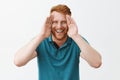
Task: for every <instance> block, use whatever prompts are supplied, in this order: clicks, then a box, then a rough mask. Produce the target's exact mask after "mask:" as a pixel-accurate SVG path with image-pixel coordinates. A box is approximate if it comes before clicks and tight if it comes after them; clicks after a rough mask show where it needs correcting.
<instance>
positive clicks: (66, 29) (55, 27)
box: [14, 11, 102, 68]
mask: <svg viewBox="0 0 120 80" xmlns="http://www.w3.org/2000/svg"><path fill="white" fill-rule="evenodd" d="M51 32H52V39H53V41H54V42H55V43H56V44H57V45H58V46H59V47H60V46H61V45H62V44H64V43H65V41H66V40H67V36H69V37H71V38H72V39H73V40H74V41H75V42H76V43H77V45H78V46H79V48H80V49H81V55H80V56H81V57H82V58H83V59H84V60H86V61H87V62H88V64H89V65H90V66H92V67H94V68H98V67H100V65H101V63H102V61H101V55H100V54H99V53H98V52H97V51H96V50H95V49H94V48H92V47H91V46H90V45H89V44H88V43H87V42H85V41H84V40H83V39H82V37H81V35H80V34H78V27H77V25H76V23H75V21H74V20H73V19H72V18H71V17H70V16H69V15H63V14H61V13H59V12H56V11H54V12H52V13H51V16H50V17H48V18H47V19H46V21H45V23H44V25H43V27H42V29H41V31H40V33H39V34H38V35H37V36H36V37H35V38H34V39H33V40H32V41H30V42H29V43H28V44H27V45H25V46H24V47H22V48H21V49H19V50H18V51H17V53H16V54H15V58H14V63H15V65H17V66H19V67H20V66H23V65H25V64H27V63H28V62H29V61H30V60H31V59H33V58H35V57H36V56H37V53H36V51H35V50H36V48H37V47H38V45H39V44H40V43H41V42H42V41H43V40H44V39H45V38H47V37H49V36H50V34H51Z"/></svg>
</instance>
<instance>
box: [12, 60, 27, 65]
mask: <svg viewBox="0 0 120 80" xmlns="http://www.w3.org/2000/svg"><path fill="white" fill-rule="evenodd" d="M14 64H15V65H16V66H17V67H22V66H24V65H25V64H23V63H22V62H20V61H19V60H17V59H14Z"/></svg>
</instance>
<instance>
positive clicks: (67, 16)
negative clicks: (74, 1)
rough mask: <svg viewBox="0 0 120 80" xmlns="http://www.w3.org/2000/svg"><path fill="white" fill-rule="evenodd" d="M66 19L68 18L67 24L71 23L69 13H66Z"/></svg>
mask: <svg viewBox="0 0 120 80" xmlns="http://www.w3.org/2000/svg"><path fill="white" fill-rule="evenodd" d="M66 20H67V24H68V25H70V24H71V19H70V16H69V15H66Z"/></svg>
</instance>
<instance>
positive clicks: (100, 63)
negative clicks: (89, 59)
mask: <svg viewBox="0 0 120 80" xmlns="http://www.w3.org/2000/svg"><path fill="white" fill-rule="evenodd" d="M101 65H102V62H101V61H99V62H96V63H94V64H93V65H91V66H92V67H94V68H99V67H101Z"/></svg>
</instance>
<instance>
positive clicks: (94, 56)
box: [72, 34, 101, 67]
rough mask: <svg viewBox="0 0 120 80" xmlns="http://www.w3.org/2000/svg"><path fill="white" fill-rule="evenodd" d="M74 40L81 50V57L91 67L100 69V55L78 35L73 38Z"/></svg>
mask: <svg viewBox="0 0 120 80" xmlns="http://www.w3.org/2000/svg"><path fill="white" fill-rule="evenodd" d="M72 39H73V40H74V41H75V42H76V43H77V45H78V46H79V48H80V49H81V57H82V58H84V59H85V60H86V61H87V62H88V63H89V64H90V65H91V66H93V67H99V66H100V65H101V56H100V54H99V53H98V52H97V51H96V50H95V49H94V48H92V47H91V46H90V45H89V44H88V43H87V42H86V41H85V40H84V39H83V38H82V37H81V35H79V34H77V35H74V36H72Z"/></svg>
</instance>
